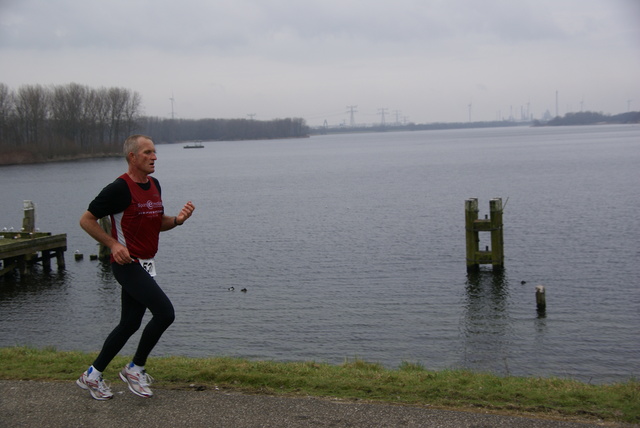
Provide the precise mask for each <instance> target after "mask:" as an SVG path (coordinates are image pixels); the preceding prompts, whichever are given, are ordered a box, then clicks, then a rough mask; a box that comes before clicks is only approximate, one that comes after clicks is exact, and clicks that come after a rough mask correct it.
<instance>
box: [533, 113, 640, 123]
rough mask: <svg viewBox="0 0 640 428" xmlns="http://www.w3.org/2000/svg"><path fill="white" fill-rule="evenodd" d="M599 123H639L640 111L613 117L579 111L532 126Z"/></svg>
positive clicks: (535, 121) (536, 121) (538, 121)
mask: <svg viewBox="0 0 640 428" xmlns="http://www.w3.org/2000/svg"><path fill="white" fill-rule="evenodd" d="M601 123H602V124H611V125H613V124H631V123H640V111H630V112H627V113H620V114H616V115H613V116H612V115H608V114H603V113H597V112H594V111H580V112H575V113H567V114H565V115H564V116H563V117H560V116H557V117H554V118H553V119H550V120H548V121H540V120H534V121H533V126H576V125H597V124H601Z"/></svg>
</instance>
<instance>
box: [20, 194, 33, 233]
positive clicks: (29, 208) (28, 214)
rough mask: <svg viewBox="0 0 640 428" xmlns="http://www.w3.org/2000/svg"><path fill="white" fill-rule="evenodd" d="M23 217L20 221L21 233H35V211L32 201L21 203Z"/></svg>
mask: <svg viewBox="0 0 640 428" xmlns="http://www.w3.org/2000/svg"><path fill="white" fill-rule="evenodd" d="M22 206H23V208H24V217H23V219H22V231H23V232H27V233H33V232H35V231H36V209H35V205H34V204H33V201H23V203H22Z"/></svg>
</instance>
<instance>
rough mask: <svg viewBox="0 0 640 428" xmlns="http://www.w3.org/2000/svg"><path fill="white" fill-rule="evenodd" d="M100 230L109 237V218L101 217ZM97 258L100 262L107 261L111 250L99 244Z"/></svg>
mask: <svg viewBox="0 0 640 428" xmlns="http://www.w3.org/2000/svg"><path fill="white" fill-rule="evenodd" d="M98 222H99V223H100V226H102V229H103V230H104V231H105V232H107V234H108V235H111V221H110V217H108V216H107V217H102V218H101V219H100V220H99V221H98ZM99 246H100V247H99V251H98V258H99V259H101V260H104V259H108V258H109V256H110V255H111V249H110V248H109V247H105V246H104V245H102V244H99Z"/></svg>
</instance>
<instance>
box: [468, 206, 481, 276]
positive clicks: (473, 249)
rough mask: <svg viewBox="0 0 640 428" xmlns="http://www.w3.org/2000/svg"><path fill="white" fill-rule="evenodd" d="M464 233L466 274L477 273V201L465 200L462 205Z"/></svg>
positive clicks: (478, 266) (478, 242)
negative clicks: (475, 224) (465, 239)
mask: <svg viewBox="0 0 640 428" xmlns="http://www.w3.org/2000/svg"><path fill="white" fill-rule="evenodd" d="M464 214H465V232H466V237H467V272H473V271H477V270H478V269H479V268H480V265H479V264H478V263H477V261H476V253H477V252H478V249H479V245H480V239H479V237H478V231H477V230H476V229H475V227H474V223H475V221H476V220H478V199H477V198H471V199H467V200H466V201H465V203H464Z"/></svg>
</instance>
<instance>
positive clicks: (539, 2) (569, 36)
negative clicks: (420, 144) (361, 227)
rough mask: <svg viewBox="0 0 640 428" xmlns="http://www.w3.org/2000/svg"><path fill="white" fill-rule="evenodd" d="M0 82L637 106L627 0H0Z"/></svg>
mask: <svg viewBox="0 0 640 428" xmlns="http://www.w3.org/2000/svg"><path fill="white" fill-rule="evenodd" d="M0 82H1V83H5V84H7V85H8V86H9V87H10V88H11V89H14V90H15V89H18V88H19V87H20V86H22V85H26V84H29V85H32V84H41V85H51V84H53V85H61V84H67V83H72V82H73V83H79V84H83V85H87V86H89V87H93V88H99V87H122V88H127V89H131V90H133V91H137V92H138V93H139V94H140V95H141V97H142V101H143V106H144V114H145V115H149V116H160V117H170V116H171V113H172V103H171V100H170V99H171V98H172V97H173V99H174V103H173V111H174V113H175V116H176V117H178V118H246V117H248V116H247V115H250V114H251V115H253V114H255V118H256V119H261V120H269V119H274V118H283V117H302V118H305V119H306V120H307V122H308V124H310V125H321V124H322V123H323V122H324V121H325V120H326V121H327V123H328V124H329V125H336V124H339V123H341V122H346V123H349V120H350V116H349V114H348V113H347V110H348V108H347V106H357V108H355V111H356V113H355V121H356V122H357V123H374V122H379V121H380V120H381V114H380V112H381V111H383V109H384V111H385V118H386V119H385V120H386V122H387V123H389V122H393V121H395V120H396V118H398V119H400V120H401V121H405V120H406V121H411V122H416V123H431V122H466V121H468V120H469V113H471V119H472V120H473V121H481V120H482V121H485V120H496V119H498V118H508V117H509V116H510V115H513V116H514V117H516V118H520V116H521V113H522V112H525V111H529V113H530V114H531V115H533V116H534V117H535V118H539V117H541V116H542V114H543V113H544V112H545V111H546V110H549V112H550V113H551V114H555V112H556V91H557V94H558V96H557V99H558V103H557V105H558V110H559V111H558V112H559V114H561V115H563V114H565V113H567V112H572V111H573V112H575V111H580V110H585V111H586V110H590V111H599V112H603V113H610V114H616V113H622V112H625V111H627V109H628V108H630V109H631V110H640V0H393V1H388V0H387V1H383V0H367V1H364V0H226V1H219V0H180V1H166V0H108V1H106V0H0ZM469 105H471V108H469ZM527 109H528V110H527Z"/></svg>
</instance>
